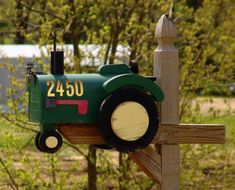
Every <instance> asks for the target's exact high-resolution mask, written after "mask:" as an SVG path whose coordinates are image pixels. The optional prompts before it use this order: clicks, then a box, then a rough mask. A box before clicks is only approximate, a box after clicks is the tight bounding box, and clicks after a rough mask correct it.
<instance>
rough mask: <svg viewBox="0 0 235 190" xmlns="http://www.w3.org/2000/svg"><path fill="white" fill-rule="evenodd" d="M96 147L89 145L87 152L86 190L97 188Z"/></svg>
mask: <svg viewBox="0 0 235 190" xmlns="http://www.w3.org/2000/svg"><path fill="white" fill-rule="evenodd" d="M96 181H97V170H96V148H95V147H94V146H92V145H90V146H89V152H88V190H97V187H96Z"/></svg>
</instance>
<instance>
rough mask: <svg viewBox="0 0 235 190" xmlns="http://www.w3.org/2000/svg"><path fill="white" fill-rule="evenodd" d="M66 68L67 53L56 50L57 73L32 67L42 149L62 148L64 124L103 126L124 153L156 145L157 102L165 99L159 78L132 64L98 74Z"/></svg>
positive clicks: (32, 102) (32, 103) (33, 111)
mask: <svg viewBox="0 0 235 190" xmlns="http://www.w3.org/2000/svg"><path fill="white" fill-rule="evenodd" d="M54 55H55V56H54ZM63 70H64V69H63V52H58V51H55V50H54V52H52V60H51V74H40V73H34V72H32V71H31V70H30V69H28V78H29V120H30V121H31V122H36V123H40V132H39V133H38V134H37V135H36V137H35V145H36V147H37V148H38V149H39V150H40V151H42V152H47V153H54V152H56V151H58V150H59V149H60V147H61V145H62V137H61V134H60V133H59V132H58V131H57V125H59V124H75V123H76V124H79V123H81V124H84V123H97V124H98V125H97V126H98V128H99V130H100V132H101V135H102V136H103V138H104V140H105V143H106V145H107V146H108V147H110V148H114V149H116V150H118V151H122V152H129V151H135V150H137V149H140V148H144V147H146V146H147V145H149V144H150V143H151V141H152V140H153V138H154V136H155V135H156V133H157V130H158V113H157V107H156V105H155V102H160V101H162V100H163V98H164V96H163V92H162V90H161V89H160V88H159V86H158V85H156V84H155V83H154V81H153V80H151V79H150V78H146V77H143V76H140V75H138V74H136V73H134V72H132V71H133V70H134V69H133V68H132V67H128V66H127V65H126V64H114V65H105V66H101V67H99V68H98V70H97V73H94V74H64V71H63Z"/></svg>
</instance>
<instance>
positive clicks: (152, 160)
mask: <svg viewBox="0 0 235 190" xmlns="http://www.w3.org/2000/svg"><path fill="white" fill-rule="evenodd" d="M128 155H129V156H130V157H131V158H132V160H134V162H135V163H136V164H137V165H138V166H139V167H140V168H141V169H142V170H143V171H144V172H145V173H146V174H147V175H148V176H149V177H150V178H151V179H152V180H154V181H156V182H158V183H161V181H162V178H161V156H160V155H159V154H158V153H157V152H156V150H155V149H154V148H152V147H151V146H148V147H147V148H145V149H142V150H140V151H137V152H131V153H128Z"/></svg>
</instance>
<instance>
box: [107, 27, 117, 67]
mask: <svg viewBox="0 0 235 190" xmlns="http://www.w3.org/2000/svg"><path fill="white" fill-rule="evenodd" d="M118 36H119V32H116V33H115V34H114V37H113V41H112V47H111V54H110V57H109V64H114V59H115V54H116V51H117V46H118V41H119V39H118Z"/></svg>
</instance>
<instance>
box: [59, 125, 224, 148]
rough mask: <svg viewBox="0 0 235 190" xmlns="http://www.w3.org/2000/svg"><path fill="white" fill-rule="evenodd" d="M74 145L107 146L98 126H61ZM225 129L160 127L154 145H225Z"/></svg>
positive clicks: (189, 126)
mask: <svg viewBox="0 0 235 190" xmlns="http://www.w3.org/2000/svg"><path fill="white" fill-rule="evenodd" d="M58 129H59V131H60V132H61V133H62V135H63V136H64V137H65V138H66V139H67V140H68V141H69V142H70V143H72V144H105V142H104V140H103V138H102V136H101V134H100V132H99V130H98V126H97V125H96V124H83V125H80V124H79V125H59V126H58ZM224 142H225V127H224V125H219V124H178V125H174V124H171V125H170V124H169V125H168V124H164V125H160V126H159V129H158V133H157V135H156V137H155V139H154V140H153V144H155V143H156V144H223V143H224Z"/></svg>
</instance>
